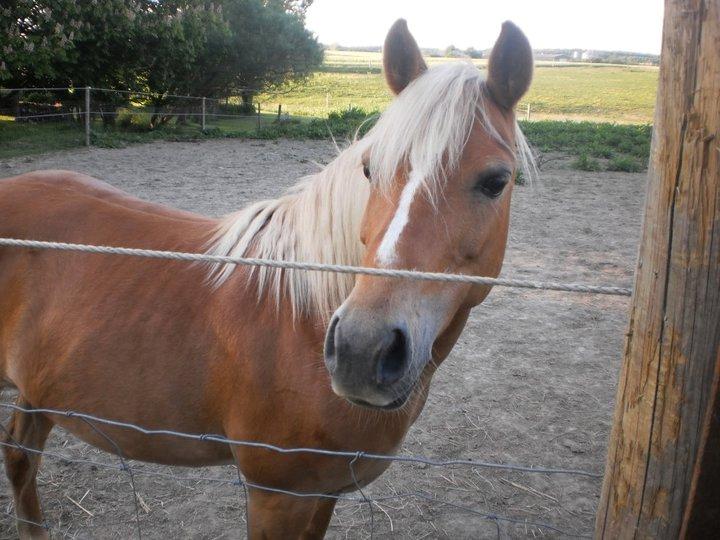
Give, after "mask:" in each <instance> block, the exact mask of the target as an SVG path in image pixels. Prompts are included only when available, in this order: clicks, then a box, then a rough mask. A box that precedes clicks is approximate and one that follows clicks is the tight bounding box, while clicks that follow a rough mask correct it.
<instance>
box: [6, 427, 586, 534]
mask: <svg viewBox="0 0 720 540" xmlns="http://www.w3.org/2000/svg"><path fill="white" fill-rule="evenodd" d="M0 447H9V448H16V449H19V450H21V451H23V452H28V453H33V454H38V455H42V456H43V457H49V458H52V459H55V460H58V461H62V462H65V463H73V464H80V465H89V466H94V467H98V468H103V469H108V470H114V471H118V472H127V473H129V472H130V471H132V472H133V473H134V474H136V475H137V476H146V477H158V478H166V479H170V480H174V481H177V482H211V483H219V484H225V485H231V486H239V487H243V488H244V487H245V486H247V487H251V488H253V489H258V490H263V491H268V492H272V493H280V494H283V495H289V496H294V497H311V498H329V499H335V500H337V501H348V502H354V503H358V504H363V505H364V504H368V505H370V507H371V536H372V534H373V533H374V516H373V514H372V512H373V511H372V505H373V504H377V503H381V502H389V501H397V500H406V499H418V500H421V501H426V502H430V503H433V504H436V505H443V506H448V507H450V508H454V509H456V510H460V511H462V512H466V513H469V514H472V515H475V516H478V517H480V518H482V519H484V520H488V521H492V522H495V523H496V524H497V522H498V521H503V522H507V523H513V524H524V525H529V526H533V527H538V528H540V529H547V530H551V531H554V532H557V533H559V534H562V535H564V536H567V537H571V538H572V537H574V538H590V536H586V535H579V534H575V533H571V532H568V531H565V530H563V529H560V528H558V527H555V526H554V525H552V524H549V523H545V522H542V521H529V520H527V519H520V518H514V517H509V516H503V515H498V514H494V513H488V512H482V511H480V510H477V509H475V508H471V507H468V506H464V505H460V504H457V503H454V502H451V501H447V500H445V499H441V498H438V497H437V496H435V495H433V494H428V493H424V492H422V491H407V492H400V493H395V494H393V495H383V496H379V497H368V496H366V495H365V494H364V493H362V491H361V493H362V496H361V497H354V496H351V495H333V494H328V493H307V492H297V491H291V490H284V489H278V488H273V487H269V486H264V485H261V484H256V483H253V482H247V481H245V480H242V479H239V480H228V479H223V478H215V477H204V476H196V475H192V476H190V475H187V476H177V475H174V474H167V473H162V472H158V471H147V470H143V469H137V468H132V467H131V466H130V465H115V464H111V463H105V462H101V461H95V460H87V459H77V458H70V457H68V456H64V455H61V454H57V453H54V452H48V451H45V450H37V449H35V448H29V447H26V446H23V445H21V444H19V443H5V442H2V441H0ZM355 454H356V458H359V457H366V456H365V455H364V454H362V453H358V452H356V453H355ZM351 463H352V462H351ZM355 482H356V486H357V487H358V489H359V485H357V481H355ZM246 500H247V499H246ZM246 508H247V502H246ZM3 513H4V514H5V515H6V516H8V517H10V518H12V519H15V520H16V521H19V522H22V523H27V524H29V525H35V526H38V527H42V528H44V529H46V530H48V531H50V532H52V531H53V530H54V528H53V527H51V526H49V525H48V524H47V523H45V522H43V523H39V522H35V521H31V520H27V519H23V518H19V517H17V516H15V515H13V514H11V513H9V512H3ZM249 519H250V517H249V516H248V518H247V520H248V523H249ZM135 521H136V526H137V528H138V531H139V530H140V529H139V528H140V520H139V518H136V520H135ZM124 523H128V522H124Z"/></svg>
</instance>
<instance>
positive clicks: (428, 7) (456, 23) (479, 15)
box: [306, 0, 663, 54]
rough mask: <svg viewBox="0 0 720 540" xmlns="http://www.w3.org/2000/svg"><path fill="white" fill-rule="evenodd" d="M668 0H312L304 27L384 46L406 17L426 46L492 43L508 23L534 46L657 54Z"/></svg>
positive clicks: (337, 39) (324, 38)
mask: <svg viewBox="0 0 720 540" xmlns="http://www.w3.org/2000/svg"><path fill="white" fill-rule="evenodd" d="M662 15H663V0H490V1H487V0H433V1H427V0H315V2H314V4H313V5H312V6H311V7H310V8H309V9H308V12H307V19H306V23H307V27H308V28H309V29H310V30H311V31H312V32H314V33H315V35H317V36H318V38H319V39H320V41H321V42H322V43H325V44H331V43H338V44H340V45H349V46H352V45H356V46H357V45H382V43H383V41H384V40H385V34H386V33H387V31H388V28H390V25H391V24H392V23H393V22H394V21H395V20H396V19H398V18H400V17H402V18H404V19H407V21H408V25H409V27H410V31H411V32H412V33H413V35H414V36H415V39H416V40H417V41H418V44H419V45H420V46H421V47H429V48H432V47H435V48H441V49H444V48H445V47H447V46H448V45H451V44H452V45H455V46H456V47H459V48H461V49H466V48H467V47H475V48H476V49H487V48H490V47H491V46H492V44H493V42H494V41H495V38H496V37H497V34H498V32H499V31H500V24H501V23H502V22H503V21H505V20H508V19H509V20H511V21H513V22H515V24H517V25H518V26H520V28H522V30H523V31H524V32H525V34H526V35H527V36H528V38H529V39H530V44H531V45H532V47H533V48H535V49H563V48H567V49H570V48H578V49H595V50H617V51H632V52H643V53H653V54H659V52H660V41H661V37H662Z"/></svg>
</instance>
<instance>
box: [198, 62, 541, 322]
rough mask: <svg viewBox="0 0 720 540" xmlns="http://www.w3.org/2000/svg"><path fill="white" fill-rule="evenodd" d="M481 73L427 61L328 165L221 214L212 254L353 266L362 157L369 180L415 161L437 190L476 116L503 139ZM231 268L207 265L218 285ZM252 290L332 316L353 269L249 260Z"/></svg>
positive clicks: (388, 176)
mask: <svg viewBox="0 0 720 540" xmlns="http://www.w3.org/2000/svg"><path fill="white" fill-rule="evenodd" d="M484 96H485V92H484V79H483V75H482V73H481V72H480V71H479V70H478V69H477V68H476V67H475V66H473V65H472V64H469V63H463V62H459V63H452V64H445V65H441V66H437V67H433V68H431V69H429V70H427V71H426V72H425V73H424V74H422V75H421V76H420V77H418V78H417V79H416V80H415V81H413V82H412V83H411V84H410V85H409V86H408V87H407V88H406V89H405V90H404V91H403V92H402V93H401V94H400V96H398V97H397V98H396V99H395V100H394V101H393V103H392V104H391V105H390V106H389V107H388V108H387V110H386V111H385V112H384V113H383V114H382V115H381V116H380V118H379V120H378V121H377V123H376V124H375V126H374V127H373V128H372V129H371V130H370V131H369V132H368V134H367V135H366V136H365V137H363V138H362V139H360V140H357V141H355V142H353V143H352V144H351V145H350V146H349V147H348V148H347V149H345V150H344V151H342V152H341V153H340V155H339V156H338V157H337V158H336V159H335V160H333V161H332V162H331V163H330V164H329V165H327V166H326V167H325V168H324V169H323V170H322V171H321V172H319V173H317V174H314V175H311V176H307V177H305V178H304V179H302V180H301V181H300V183H298V184H297V185H296V186H294V187H293V188H291V189H290V190H289V191H288V192H287V193H286V194H285V195H283V196H282V197H280V198H279V199H274V200H266V201H261V202H258V203H255V204H253V205H251V206H249V207H247V208H244V209H243V210H240V211H239V212H236V213H234V214H230V215H228V216H226V217H225V218H224V219H223V220H222V222H221V224H220V225H219V227H218V228H217V230H216V231H215V234H214V236H213V239H212V241H211V244H210V247H209V249H208V251H207V252H208V253H209V254H213V255H223V256H231V257H258V258H265V259H277V260H286V261H307V262H316V263H325V264H345V265H358V264H360V262H361V259H362V256H363V246H362V244H361V242H360V233H359V230H360V221H361V219H362V215H363V212H364V210H365V206H366V204H367V198H368V195H369V186H368V181H367V179H366V178H365V177H364V175H363V173H362V156H363V153H364V152H365V151H367V150H368V149H369V151H370V169H371V171H372V176H373V181H374V182H378V183H379V185H380V188H381V189H382V190H383V191H387V190H388V189H389V187H390V185H391V184H392V182H393V181H394V178H395V174H396V172H397V171H398V170H399V168H400V167H401V166H406V167H409V168H410V169H411V170H421V171H423V172H424V174H423V182H424V184H423V187H424V188H425V190H426V192H427V194H428V195H429V196H430V197H434V196H435V194H436V193H437V191H438V189H439V188H440V187H441V186H442V183H443V181H444V180H445V178H446V177H447V175H448V174H449V173H450V172H451V171H452V170H453V169H454V168H455V167H457V165H458V163H459V160H460V157H461V155H462V151H463V148H464V146H465V143H466V142H467V139H468V137H469V135H470V131H471V128H472V125H473V122H475V121H480V122H482V124H483V126H484V128H485V130H486V131H487V132H488V133H489V134H490V135H491V136H493V137H494V138H495V139H497V140H498V141H500V142H501V143H502V144H504V145H506V146H507V145H508V143H507V142H506V141H504V140H503V139H502V137H501V136H500V135H499V134H498V132H497V130H496V129H495V128H494V127H493V125H492V124H491V122H490V121H489V119H488V115H487V111H486V108H485V101H484V99H485V98H484ZM515 132H516V134H515V137H516V140H515V145H516V147H515V148H512V149H511V150H512V151H513V152H514V153H515V155H516V157H517V160H518V165H519V166H520V168H521V169H522V170H523V172H524V174H525V175H526V177H527V178H532V177H533V175H534V174H533V173H534V161H533V158H532V154H531V152H530V149H529V147H528V145H527V142H526V141H525V137H524V136H523V134H522V132H521V131H520V128H519V127H518V126H517V124H516V129H515ZM234 270H235V266H234V265H214V266H213V267H212V268H211V273H210V279H211V281H212V283H213V284H214V285H215V286H218V287H219V286H221V285H222V284H223V282H224V281H225V280H226V279H227V278H228V277H229V276H230V275H231V274H232V272H233V271H234ZM251 272H252V275H253V276H255V277H256V280H257V287H258V294H259V295H260V296H262V295H263V294H267V293H269V294H271V295H272V296H273V297H274V299H275V302H276V303H277V305H278V306H279V304H280V301H281V299H285V300H287V301H288V302H289V303H290V305H291V309H292V312H293V315H294V316H295V317H297V316H299V315H317V316H320V317H322V318H323V319H325V318H329V317H330V315H331V314H332V313H333V311H334V310H335V309H336V308H337V307H338V306H339V305H340V304H341V303H342V302H343V301H344V299H345V298H346V297H347V296H348V294H349V293H350V291H351V290H352V288H353V285H354V282H355V279H354V277H353V276H352V275H348V274H338V273H333V272H310V271H307V272H306V271H294V270H279V269H273V268H265V267H261V268H258V267H252V270H251Z"/></svg>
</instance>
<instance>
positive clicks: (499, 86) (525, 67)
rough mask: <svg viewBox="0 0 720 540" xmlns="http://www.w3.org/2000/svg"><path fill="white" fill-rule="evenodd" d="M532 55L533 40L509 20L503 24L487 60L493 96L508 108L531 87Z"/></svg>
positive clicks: (488, 79) (489, 85) (489, 83)
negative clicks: (530, 41) (531, 44)
mask: <svg viewBox="0 0 720 540" xmlns="http://www.w3.org/2000/svg"><path fill="white" fill-rule="evenodd" d="M532 73H533V56H532V49H531V48H530V43H529V42H528V39H527V38H526V37H525V34H523V33H522V30H520V29H519V28H518V27H517V26H515V25H514V24H513V23H511V22H510V21H505V22H504V23H503V25H502V31H501V32H500V37H498V39H497V41H496V42H495V46H494V47H493V50H492V53H490V60H489V61H488V78H487V87H488V90H489V91H490V95H491V96H492V98H493V99H494V100H495V101H496V102H497V103H498V104H499V105H501V106H503V107H505V108H506V109H512V108H513V107H515V105H517V102H518V101H520V98H521V97H523V95H524V94H525V92H527V89H528V88H530V81H532Z"/></svg>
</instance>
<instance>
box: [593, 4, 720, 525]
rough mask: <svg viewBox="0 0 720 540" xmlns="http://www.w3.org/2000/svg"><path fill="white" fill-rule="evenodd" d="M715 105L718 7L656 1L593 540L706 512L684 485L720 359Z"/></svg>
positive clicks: (719, 125) (718, 125) (700, 441)
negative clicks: (634, 222) (647, 148)
mask: <svg viewBox="0 0 720 540" xmlns="http://www.w3.org/2000/svg"><path fill="white" fill-rule="evenodd" d="M719 104H720V0H704V1H703V0H666V2H665V24H664V29H663V47H662V60H661V67H660V85H659V89H658V97H657V106H656V111H655V129H654V135H653V146H652V152H651V162H650V168H649V173H648V176H649V183H648V191H647V200H646V206H645V223H644V225H643V232H642V241H641V246H640V254H639V259H638V265H637V272H636V278H635V280H636V281H635V292H634V296H633V300H632V306H631V311H630V323H629V331H628V334H627V341H626V344H625V351H624V359H623V367H622V372H621V375H620V382H619V385H618V393H617V403H616V409H615V424H614V427H613V433H612V436H611V440H610V445H609V450H608V461H607V469H606V473H605V481H604V485H603V491H602V498H601V500H600V506H599V509H598V515H597V521H596V530H595V532H596V536H597V537H598V538H611V539H615V538H637V537H639V538H677V537H678V535H679V534H680V531H681V526H682V523H683V516H684V514H685V513H686V512H688V513H690V514H693V512H694V513H695V515H696V516H697V515H698V512H699V515H700V516H702V514H703V513H704V512H705V511H706V509H708V508H709V507H710V506H711V505H712V503H713V501H711V500H707V497H710V495H709V493H708V492H705V493H704V494H703V493H699V498H698V496H697V494H696V496H694V497H691V491H692V490H691V484H692V478H693V476H694V472H695V471H696V470H697V467H698V466H701V464H702V461H699V460H698V456H699V455H702V454H703V452H702V448H703V445H704V444H708V442H707V441H712V437H707V436H704V435H703V430H704V429H705V428H703V421H704V423H705V425H706V426H707V422H708V420H707V418H709V417H708V412H707V411H708V405H709V403H711V402H712V401H713V400H712V398H713V396H712V392H713V391H717V387H713V375H714V373H715V371H716V369H717V363H718V361H719V358H720V356H718V351H719V348H720V165H719V163H720V105H719ZM708 450H709V451H710V452H713V453H716V452H718V449H717V448H714V449H708ZM706 470H707V471H708V473H711V471H712V468H706ZM705 480H708V479H707V478H705ZM710 480H711V481H710V484H711V485H715V486H717V485H718V483H719V482H720V478H714V479H710ZM702 484H703V485H706V484H707V482H703V483H702ZM715 497H717V490H716V492H715ZM703 498H706V499H705V500H704V499H703ZM714 504H715V505H717V498H716V499H715V501H714ZM718 527H720V524H718V523H717V522H714V529H715V531H713V533H717V532H718V531H717V529H718ZM703 534H708V535H709V536H708V537H710V535H711V532H710V531H708V530H706V531H704V533H703ZM716 537H717V536H716Z"/></svg>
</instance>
